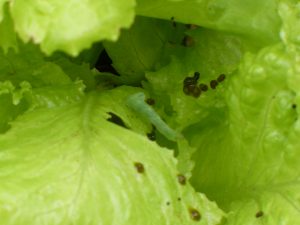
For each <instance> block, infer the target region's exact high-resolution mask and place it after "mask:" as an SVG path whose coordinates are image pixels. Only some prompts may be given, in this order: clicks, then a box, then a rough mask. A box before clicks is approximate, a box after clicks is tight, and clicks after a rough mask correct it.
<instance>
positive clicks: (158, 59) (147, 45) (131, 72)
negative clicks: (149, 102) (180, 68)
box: [104, 17, 184, 84]
mask: <svg viewBox="0 0 300 225" xmlns="http://www.w3.org/2000/svg"><path fill="white" fill-rule="evenodd" d="M183 31H184V27H183V26H182V25H177V26H176V27H174V26H173V25H172V23H171V22H169V21H164V20H157V19H152V18H146V17H136V19H135V23H134V24H133V26H132V27H131V28H130V29H129V30H127V31H124V32H123V33H122V34H121V36H120V38H119V40H118V41H117V42H115V43H112V42H105V43H104V47H105V50H106V51H107V53H108V55H109V56H110V58H111V59H112V61H113V66H114V68H115V69H116V70H117V71H118V73H119V74H120V75H121V79H122V81H123V83H126V84H139V83H140V81H141V80H142V79H143V78H144V75H145V72H146V71H153V70H155V69H157V67H159V66H161V65H164V64H166V62H168V61H167V60H165V59H164V57H163V56H164V55H165V54H167V53H168V52H169V51H170V49H172V48H174V46H173V45H174V44H173V43H176V42H179V43H180V41H181V39H182V37H183Z"/></svg>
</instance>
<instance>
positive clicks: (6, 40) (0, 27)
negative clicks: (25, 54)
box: [0, 1, 18, 52]
mask: <svg viewBox="0 0 300 225" xmlns="http://www.w3.org/2000/svg"><path fill="white" fill-rule="evenodd" d="M1 5H2V3H1V1H0V7H1ZM3 17H4V18H1V12H0V47H2V49H3V50H4V52H7V51H8V49H10V48H13V49H15V50H17V46H18V44H17V37H16V33H15V31H14V25H13V21H12V18H11V16H10V15H9V12H8V4H5V5H4V10H3Z"/></svg>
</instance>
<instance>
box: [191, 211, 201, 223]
mask: <svg viewBox="0 0 300 225" xmlns="http://www.w3.org/2000/svg"><path fill="white" fill-rule="evenodd" d="M189 211H190V216H191V218H192V220H195V221H200V219H201V214H200V213H199V211H198V210H197V209H192V208H191V209H189Z"/></svg>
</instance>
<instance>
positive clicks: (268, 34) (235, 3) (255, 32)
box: [137, 0, 280, 44]
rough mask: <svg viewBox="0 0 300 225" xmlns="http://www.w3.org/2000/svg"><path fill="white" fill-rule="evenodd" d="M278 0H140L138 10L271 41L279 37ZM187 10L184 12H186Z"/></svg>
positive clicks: (257, 39)
mask: <svg viewBox="0 0 300 225" xmlns="http://www.w3.org/2000/svg"><path fill="white" fill-rule="evenodd" d="M277 7H278V1H273V0H265V1H259V0H244V1H241V0H151V1H149V0H138V1H137V14H138V15H142V16H149V17H154V18H161V19H167V20H170V19H171V18H172V17H174V19H175V21H179V22H182V23H186V24H197V25H199V26H203V27H206V28H212V29H215V30H219V31H226V32H230V33H237V34H241V35H245V36H248V37H252V38H255V39H256V41H257V42H261V43H264V44H269V43H270V42H276V41H278V40H279V35H278V34H279V28H280V18H279V16H278V14H277ZM183 12H184V13H183Z"/></svg>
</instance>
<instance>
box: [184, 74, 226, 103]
mask: <svg viewBox="0 0 300 225" xmlns="http://www.w3.org/2000/svg"><path fill="white" fill-rule="evenodd" d="M199 78H200V73H199V72H195V74H194V77H187V78H185V79H184V81H183V92H184V93H185V94H186V95H191V96H194V97H195V98H198V97H199V96H200V95H201V93H202V92H206V91H208V85H207V84H204V83H200V84H199V85H198V84H197V82H198V80H199ZM225 78H226V76H225V74H221V75H219V76H218V78H217V79H216V80H211V81H210V82H209V86H210V88H211V89H216V87H217V86H218V84H219V83H220V82H223V81H224V80H225Z"/></svg>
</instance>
